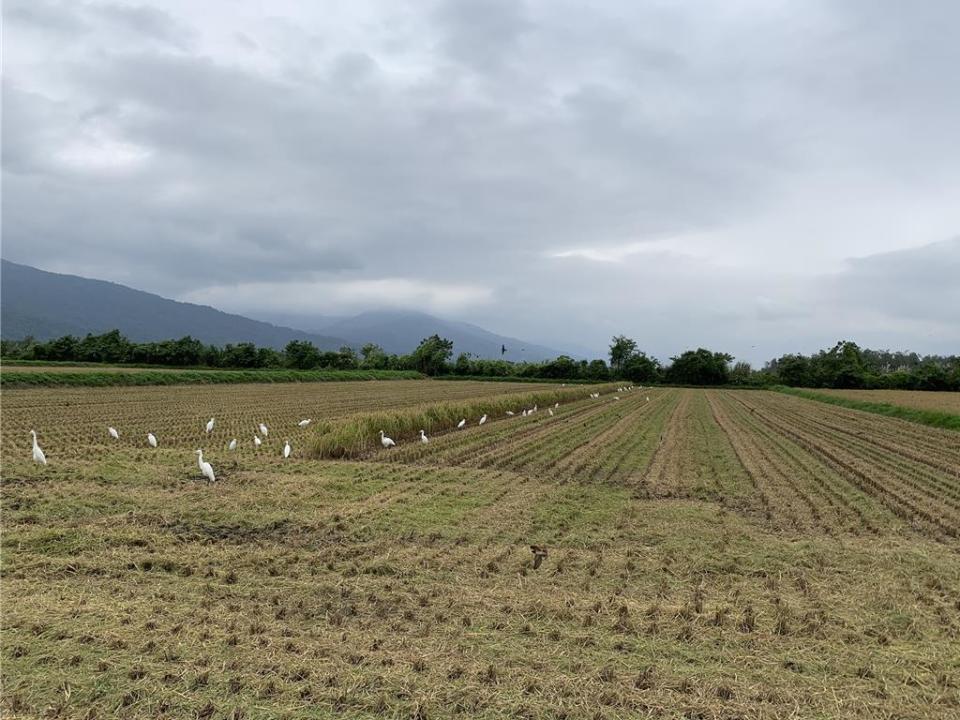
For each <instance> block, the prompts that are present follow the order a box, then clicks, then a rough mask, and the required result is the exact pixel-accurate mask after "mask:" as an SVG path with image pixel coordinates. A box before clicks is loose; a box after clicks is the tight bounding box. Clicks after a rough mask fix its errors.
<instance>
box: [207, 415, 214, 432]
mask: <svg viewBox="0 0 960 720" xmlns="http://www.w3.org/2000/svg"><path fill="white" fill-rule="evenodd" d="M207 432H208V433H211V432H213V418H210V420H209V421H208V422H207Z"/></svg>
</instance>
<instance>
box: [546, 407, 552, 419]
mask: <svg viewBox="0 0 960 720" xmlns="http://www.w3.org/2000/svg"><path fill="white" fill-rule="evenodd" d="M547 412H548V413H550V417H553V408H547Z"/></svg>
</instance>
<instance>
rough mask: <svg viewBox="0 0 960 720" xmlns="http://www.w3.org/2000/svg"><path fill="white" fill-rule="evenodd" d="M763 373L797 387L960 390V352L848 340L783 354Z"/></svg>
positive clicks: (769, 364)
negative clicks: (872, 346) (922, 351)
mask: <svg viewBox="0 0 960 720" xmlns="http://www.w3.org/2000/svg"><path fill="white" fill-rule="evenodd" d="M764 373H765V374H767V375H769V376H770V377H771V378H774V379H775V380H776V381H777V382H778V383H780V384H783V385H789V386H792V387H809V388H876V389H881V390H960V356H957V355H948V356H941V355H928V356H926V357H921V356H920V355H918V354H917V353H914V352H909V353H907V352H891V351H889V350H869V349H861V348H860V347H859V346H858V345H857V344H856V343H854V342H850V341H849V340H844V341H841V342H838V343H837V344H836V345H834V346H833V347H832V348H830V349H829V350H821V351H820V352H818V353H817V354H815V355H809V356H807V355H801V354H795V355H783V356H781V357H779V358H777V359H776V360H771V361H770V362H769V363H767V365H766V367H765V368H764Z"/></svg>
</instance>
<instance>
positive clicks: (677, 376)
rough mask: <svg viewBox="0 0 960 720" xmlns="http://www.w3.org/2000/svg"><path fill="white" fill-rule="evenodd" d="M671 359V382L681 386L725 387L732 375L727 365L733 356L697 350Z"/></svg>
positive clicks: (668, 377)
mask: <svg viewBox="0 0 960 720" xmlns="http://www.w3.org/2000/svg"><path fill="white" fill-rule="evenodd" d="M670 359H671V360H672V361H673V362H672V364H671V365H670V367H669V368H668V369H667V380H668V381H669V382H672V383H678V384H680V385H725V384H726V383H727V382H728V381H729V375H730V371H729V369H728V367H727V364H728V363H729V362H730V361H731V360H733V356H732V355H728V354H727V353H720V352H710V351H709V350H706V349H704V348H697V349H696V350H687V351H686V352H685V353H683V354H682V355H680V356H678V357H674V358H670Z"/></svg>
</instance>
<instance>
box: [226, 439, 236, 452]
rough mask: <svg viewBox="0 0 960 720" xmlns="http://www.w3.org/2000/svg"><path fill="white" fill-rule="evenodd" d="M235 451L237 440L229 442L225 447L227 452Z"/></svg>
mask: <svg viewBox="0 0 960 720" xmlns="http://www.w3.org/2000/svg"><path fill="white" fill-rule="evenodd" d="M236 449H237V439H236V438H234V439H233V440H231V441H230V444H229V445H227V450H236Z"/></svg>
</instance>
